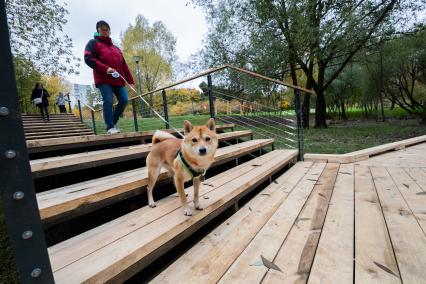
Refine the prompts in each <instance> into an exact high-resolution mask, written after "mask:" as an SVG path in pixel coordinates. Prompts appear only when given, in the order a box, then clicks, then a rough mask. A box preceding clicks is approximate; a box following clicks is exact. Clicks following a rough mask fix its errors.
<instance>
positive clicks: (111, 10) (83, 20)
mask: <svg viewBox="0 0 426 284" xmlns="http://www.w3.org/2000/svg"><path fill="white" fill-rule="evenodd" d="M66 2H67V3H68V5H67V9H68V11H69V15H68V17H67V19H68V23H67V24H66V26H65V28H64V31H65V33H67V34H68V35H69V36H70V37H71V38H72V40H73V44H74V48H73V52H74V55H75V56H77V57H79V58H81V59H82V61H81V66H80V70H79V71H80V75H67V76H66V79H67V80H68V81H69V82H71V83H78V84H92V83H93V76H92V70H91V69H90V68H89V67H88V66H87V65H86V64H85V63H84V61H83V52H84V48H85V46H86V43H87V42H88V41H89V40H90V39H91V38H92V37H93V33H94V32H95V26H96V22H97V21H99V20H101V19H102V20H105V21H106V22H108V23H109V25H110V27H111V37H112V39H113V40H115V41H119V40H120V33H121V32H123V31H124V30H125V29H126V28H127V27H128V26H129V25H130V24H132V23H134V21H135V18H136V16H137V15H138V14H142V15H143V16H144V17H146V18H147V19H148V20H149V22H150V24H152V23H153V22H156V21H162V22H163V23H164V24H165V25H166V27H167V28H168V30H169V31H171V33H172V34H173V35H174V36H175V37H176V39H177V43H176V52H177V55H178V57H179V60H180V61H185V60H186V59H187V58H188V57H189V56H190V55H191V54H193V53H195V52H196V51H197V50H198V49H200V48H201V46H202V39H203V36H204V34H205V33H206V32H207V25H206V22H205V19H204V15H203V13H202V12H201V10H200V9H199V8H194V7H193V5H186V3H187V2H188V0H155V1H154V0H137V1H135V0H90V1H89V0H68V1H66Z"/></svg>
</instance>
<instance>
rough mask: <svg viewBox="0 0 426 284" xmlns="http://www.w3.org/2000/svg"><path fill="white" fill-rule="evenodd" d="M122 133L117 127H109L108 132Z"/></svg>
mask: <svg viewBox="0 0 426 284" xmlns="http://www.w3.org/2000/svg"><path fill="white" fill-rule="evenodd" d="M117 133H120V130H118V129H117V128H115V127H113V128H110V129H108V131H107V134H117Z"/></svg>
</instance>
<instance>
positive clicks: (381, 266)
mask: <svg viewBox="0 0 426 284" xmlns="http://www.w3.org/2000/svg"><path fill="white" fill-rule="evenodd" d="M373 263H374V264H375V265H377V266H378V267H380V268H381V269H383V270H384V271H386V272H387V273H390V274H392V275H393V276H395V277H398V278H399V276H398V275H396V274H395V272H393V271H392V270H390V269H389V268H387V267H386V266H384V265H382V264H380V263H377V262H375V261H373Z"/></svg>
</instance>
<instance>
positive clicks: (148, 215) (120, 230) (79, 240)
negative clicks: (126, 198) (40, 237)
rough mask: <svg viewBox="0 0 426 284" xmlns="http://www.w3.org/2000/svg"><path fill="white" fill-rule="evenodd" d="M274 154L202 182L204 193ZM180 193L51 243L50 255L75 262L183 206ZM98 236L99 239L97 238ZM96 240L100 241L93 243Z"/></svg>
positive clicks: (59, 263)
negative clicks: (152, 205)
mask: <svg viewBox="0 0 426 284" xmlns="http://www.w3.org/2000/svg"><path fill="white" fill-rule="evenodd" d="M271 157H272V156H271V155H270V154H269V155H268V154H266V155H263V156H261V157H259V158H257V159H254V160H251V161H249V162H247V163H244V164H241V165H239V166H237V167H235V168H233V169H232V170H230V171H227V172H224V173H221V174H219V175H217V176H214V177H212V178H210V179H208V180H207V181H206V182H204V183H202V186H201V187H200V193H202V194H203V195H206V196H208V194H209V193H210V192H212V190H213V187H220V186H222V185H224V184H226V183H228V182H230V181H232V180H233V179H236V178H238V177H240V176H242V175H244V174H246V173H248V172H250V171H251V170H253V166H254V165H255V164H259V163H264V162H266V161H267V159H268V158H271ZM211 185H213V186H211ZM190 189H191V188H189V189H185V190H186V192H187V193H188V200H189V201H191V200H192V196H193V192H192V190H190ZM177 197H178V196H177V193H176V194H173V195H170V196H168V197H166V198H163V199H160V200H158V201H157V202H156V203H157V207H155V208H150V207H148V206H145V207H143V208H141V209H138V210H136V211H133V212H131V213H129V214H127V215H125V216H122V217H119V218H117V219H115V220H112V221H110V222H108V223H106V224H103V225H102V226H99V227H97V228H94V229H92V230H89V231H87V232H84V233H82V234H80V235H78V236H75V237H73V238H71V239H69V240H66V241H64V242H62V243H59V244H57V245H55V246H53V247H50V248H49V253H50V256H51V257H53V259H54V263H55V269H59V268H61V267H65V266H67V265H69V264H70V263H72V262H74V261H75V260H77V259H78V258H76V256H81V255H85V254H86V253H88V254H90V253H91V252H93V251H96V250H98V249H100V248H102V247H104V246H106V245H108V244H109V243H111V242H113V241H114V240H115V239H116V238H121V237H123V236H126V235H127V234H129V233H131V232H132V231H133V227H143V226H145V225H147V224H149V223H151V222H153V221H155V220H157V219H158V218H160V217H162V216H164V215H166V214H168V213H170V212H172V211H174V210H175V209H176V208H179V206H180V204H179V202H178V199H177ZM141 216H142V218H141ZM98 236H103V239H102V240H99V239H98ZM95 240H97V241H96V242H95ZM92 243H96V245H95V246H93V244H92ZM86 244H87V246H86Z"/></svg>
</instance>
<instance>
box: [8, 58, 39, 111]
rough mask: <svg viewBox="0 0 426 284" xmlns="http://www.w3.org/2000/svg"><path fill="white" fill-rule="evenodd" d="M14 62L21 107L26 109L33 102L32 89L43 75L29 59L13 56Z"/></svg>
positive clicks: (22, 109) (23, 109)
mask: <svg viewBox="0 0 426 284" xmlns="http://www.w3.org/2000/svg"><path fill="white" fill-rule="evenodd" d="M13 63H14V69H15V78H16V87H17V90H18V97H19V102H20V107H21V111H25V110H26V109H27V108H28V105H29V104H30V103H31V93H32V90H33V88H34V86H35V84H36V83H37V82H40V81H41V77H42V76H41V74H40V72H39V71H38V70H37V68H36V67H35V66H34V64H33V63H32V62H31V61H30V60H28V59H24V58H21V57H19V56H16V57H14V58H13Z"/></svg>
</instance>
